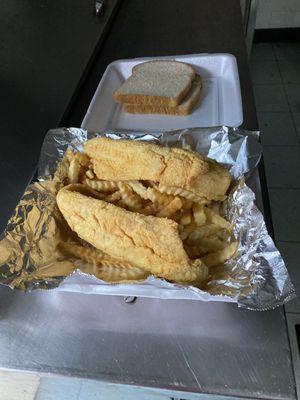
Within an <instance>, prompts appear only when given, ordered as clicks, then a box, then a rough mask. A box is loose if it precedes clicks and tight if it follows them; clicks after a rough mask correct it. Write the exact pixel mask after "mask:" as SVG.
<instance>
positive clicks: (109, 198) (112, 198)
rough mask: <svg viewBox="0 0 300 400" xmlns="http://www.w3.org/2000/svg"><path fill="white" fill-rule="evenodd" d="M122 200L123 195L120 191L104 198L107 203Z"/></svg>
mask: <svg viewBox="0 0 300 400" xmlns="http://www.w3.org/2000/svg"><path fill="white" fill-rule="evenodd" d="M121 198H122V193H121V191H120V190H117V191H116V192H114V193H112V194H108V195H106V196H105V197H104V200H105V201H107V202H108V203H113V202H115V201H117V200H120V199H121Z"/></svg>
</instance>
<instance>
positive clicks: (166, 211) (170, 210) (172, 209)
mask: <svg viewBox="0 0 300 400" xmlns="http://www.w3.org/2000/svg"><path fill="white" fill-rule="evenodd" d="M181 207H182V201H181V200H180V198H179V197H175V198H174V199H173V200H172V201H170V203H169V204H167V205H166V206H165V207H164V208H163V209H162V210H161V211H159V212H158V213H157V214H156V216H157V217H170V216H171V215H173V214H175V213H176V211H178V210H180V208H181Z"/></svg>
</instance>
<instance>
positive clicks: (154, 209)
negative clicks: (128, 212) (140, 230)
mask: <svg viewBox="0 0 300 400" xmlns="http://www.w3.org/2000/svg"><path fill="white" fill-rule="evenodd" d="M159 210H160V206H159V205H158V204H155V203H151V204H148V205H147V206H146V207H144V208H141V209H140V210H138V212H139V213H140V214H144V215H155V214H156V213H158V212H159Z"/></svg>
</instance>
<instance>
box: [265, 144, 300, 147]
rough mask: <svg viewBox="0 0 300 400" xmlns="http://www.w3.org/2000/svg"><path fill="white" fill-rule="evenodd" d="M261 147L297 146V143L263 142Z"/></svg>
mask: <svg viewBox="0 0 300 400" xmlns="http://www.w3.org/2000/svg"><path fill="white" fill-rule="evenodd" d="M263 147H264V148H265V147H294V148H295V147H296V148H297V147H299V144H263Z"/></svg>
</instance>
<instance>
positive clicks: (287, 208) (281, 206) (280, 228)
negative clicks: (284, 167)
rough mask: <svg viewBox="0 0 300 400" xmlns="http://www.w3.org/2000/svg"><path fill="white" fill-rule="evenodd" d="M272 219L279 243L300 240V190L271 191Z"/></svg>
mask: <svg viewBox="0 0 300 400" xmlns="http://www.w3.org/2000/svg"><path fill="white" fill-rule="evenodd" d="M269 196H270V204H271V212H272V219H273V224H274V232H275V238H276V240H277V241H283V242H285V241H287V242H295V241H299V240H300V190H299V189H269Z"/></svg>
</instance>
